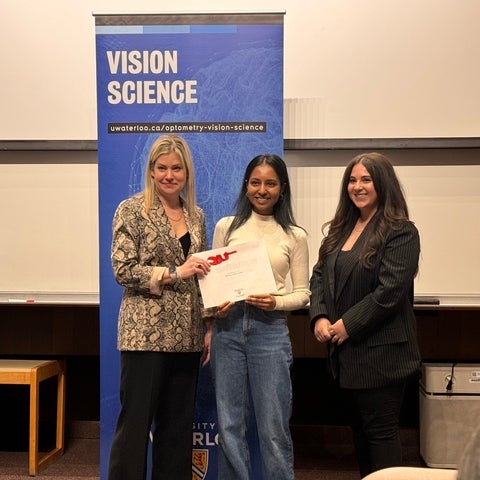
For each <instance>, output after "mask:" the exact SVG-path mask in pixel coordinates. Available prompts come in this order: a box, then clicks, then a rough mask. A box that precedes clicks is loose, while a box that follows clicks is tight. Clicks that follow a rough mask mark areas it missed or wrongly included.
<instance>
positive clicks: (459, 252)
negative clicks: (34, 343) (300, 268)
mask: <svg viewBox="0 0 480 480" xmlns="http://www.w3.org/2000/svg"><path fill="white" fill-rule="evenodd" d="M6 155H10V156H11V155H12V154H11V153H10V154H5V153H3V154H0V160H1V159H3V158H4V157H5V156H6ZM15 155H16V157H15V158H16V163H1V162H0V205H1V207H0V211H1V219H2V235H0V262H1V265H2V275H0V292H5V291H6V292H12V291H21V292H44V293H45V292H47V293H55V292H57V293H61V292H67V293H69V292H70V293H79V294H90V293H98V288H99V282H98V262H99V255H98V205H97V203H98V195H97V185H98V181H97V165H96V152H93V151H92V152H33V153H29V152H17V153H16V154H15ZM32 155H34V158H35V159H36V162H33V161H32ZM401 155H403V157H404V159H405V158H407V159H413V160H414V159H415V157H416V155H417V156H420V157H426V158H427V159H431V158H440V157H441V155H440V153H437V152H430V154H429V155H428V154H427V153H426V152H419V151H417V152H416V153H410V152H408V151H404V152H402V153H401ZM401 155H400V153H399V154H398V155H397V154H394V155H393V156H392V158H397V157H400V156H401ZM451 155H452V158H453V159H457V160H458V159H459V158H461V157H462V156H461V155H460V154H458V153H457V154H455V153H453V154H451ZM352 156H353V155H352V153H351V152H340V151H333V152H328V151H326V152H315V151H304V152H302V151H286V152H285V159H286V162H287V165H288V170H289V175H290V181H291V187H292V196H293V206H294V211H295V216H296V220H297V223H298V224H299V225H302V226H303V227H304V228H306V229H307V231H308V242H309V249H310V268H312V267H313V265H314V263H315V262H316V256H317V252H318V247H319V245H320V242H321V239H322V235H321V230H320V229H321V225H322V223H324V222H325V221H327V220H329V219H330V218H331V217H332V215H333V213H334V210H335V207H336V205H337V201H338V194H339V188H340V179H341V176H342V174H343V170H344V165H345V164H346V162H347V161H348V159H350V158H351V157H352ZM444 156H448V155H446V154H444ZM464 156H465V154H464V155H463V157H464ZM469 156H470V157H472V158H476V157H477V156H478V151H475V150H474V151H472V153H470V154H469ZM325 157H326V158H327V159H328V161H324V159H325ZM463 157H462V158H463ZM40 160H41V161H40ZM403 163H405V162H403ZM407 163H408V160H407ZM410 163H411V161H410ZM417 163H418V162H417ZM395 168H396V171H397V173H398V175H399V178H400V180H401V182H402V184H403V186H404V189H405V194H406V197H407V201H408V205H409V208H410V213H411V218H412V219H413V221H414V222H415V224H416V225H417V227H418V230H419V231H420V236H421V248H422V253H421V261H420V271H419V275H418V277H417V279H416V285H415V293H416V294H418V295H422V294H423V295H433V296H438V295H441V296H452V295H453V296H467V297H476V298H479V297H480V275H479V273H478V272H480V249H479V248H478V239H479V238H480V215H479V212H480V190H479V189H478V183H479V181H480V165H474V164H473V165H469V164H465V165H451V164H448V165H431V164H430V165H428V164H426V165H423V164H417V165H411V164H403V165H399V166H396V167H395Z"/></svg>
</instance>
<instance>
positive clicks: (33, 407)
mask: <svg viewBox="0 0 480 480" xmlns="http://www.w3.org/2000/svg"><path fill="white" fill-rule="evenodd" d="M54 376H56V377H57V419H56V442H55V447H54V448H53V449H52V450H50V451H49V452H46V453H44V454H42V455H41V456H40V454H39V452H38V426H39V403H40V402H39V393H40V382H41V381H42V380H46V379H47V378H51V377H54ZM0 384H8V385H30V421H29V425H30V426H29V432H30V433H29V444H28V474H29V475H36V474H37V473H38V471H39V469H40V468H43V467H45V466H46V465H47V463H49V462H50V461H51V460H53V459H54V458H56V457H58V456H60V455H62V454H63V449H64V427H65V365H64V362H63V361H61V360H3V359H0Z"/></svg>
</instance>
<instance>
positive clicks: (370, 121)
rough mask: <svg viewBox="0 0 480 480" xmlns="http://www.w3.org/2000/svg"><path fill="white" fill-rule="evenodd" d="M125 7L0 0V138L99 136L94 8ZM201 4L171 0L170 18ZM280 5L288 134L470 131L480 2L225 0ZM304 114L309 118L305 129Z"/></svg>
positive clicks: (106, 0) (107, 0)
mask: <svg viewBox="0 0 480 480" xmlns="http://www.w3.org/2000/svg"><path fill="white" fill-rule="evenodd" d="M132 5H133V4H132V2H130V1H126V0H115V1H114V0H82V1H65V0H44V1H41V2H37V1H34V0H27V1H26V2H19V1H18V0H2V1H1V2H0V27H1V28H0V36H1V41H0V56H1V58H2V62H3V66H4V67H3V68H2V73H1V83H2V88H1V89H0V105H2V115H1V116H0V132H2V133H1V136H2V139H3V140H35V139H44V140H79V139H84V140H94V139H96V138H97V127H96V92H95V88H96V87H95V81H96V79H95V21H94V17H93V15H92V12H129V11H131V9H132ZM198 5H199V3H198V1H197V0H177V1H176V2H175V11H177V12H182V11H190V12H195V11H198ZM226 5H227V4H226V3H225V1H224V0H205V1H204V2H202V4H201V8H202V12H205V11H207V12H208V11H210V12H214V11H221V12H225V9H226ZM27 6H28V7H27ZM166 7H167V9H170V11H171V7H170V4H168V5H166ZM134 8H135V11H138V12H159V8H163V5H162V4H161V2H160V3H159V2H158V1H154V0H137V1H136V2H135V3H134ZM279 9H282V10H285V12H286V14H285V39H284V45H285V54H284V78H285V81H284V85H285V89H284V97H285V100H286V102H290V103H288V105H291V102H296V105H297V107H299V108H297V109H289V112H290V113H289V114H288V115H289V116H292V118H287V119H286V129H287V130H288V132H287V135H286V137H287V138H307V137H312V138H412V137H477V136H478V134H479V131H480V115H478V112H479V111H480V95H478V84H479V82H480V62H478V58H480V29H479V28H478V19H479V18H480V2H478V1H475V0H455V1H452V0H422V1H417V0H389V1H385V0H365V1H358V0H323V1H321V2H319V1H317V0H302V1H298V0H283V1H282V2H280V3H279V2H278V0H241V1H240V0H231V1H230V2H228V10H229V11H235V10H237V11H242V12H245V11H253V12H256V11H259V10H262V11H279ZM312 108H313V109H314V112H313V119H314V121H313V122H304V121H303V120H302V119H304V118H305V117H307V118H309V115H310V114H311V113H312V112H311V111H310V110H311V109H312ZM297 117H298V118H297ZM289 122H293V123H294V124H295V125H296V126H297V128H294V129H293V130H292V129H291V128H289V125H290V123H289ZM299 126H300V128H298V127H299Z"/></svg>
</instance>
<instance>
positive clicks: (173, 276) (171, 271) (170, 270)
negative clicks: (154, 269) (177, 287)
mask: <svg viewBox="0 0 480 480" xmlns="http://www.w3.org/2000/svg"><path fill="white" fill-rule="evenodd" d="M168 273H169V275H170V279H171V280H172V283H173V282H176V281H177V280H178V272H177V267H176V265H170V266H169V267H168Z"/></svg>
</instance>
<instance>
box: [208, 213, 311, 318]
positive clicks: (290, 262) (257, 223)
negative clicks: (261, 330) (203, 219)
mask: <svg viewBox="0 0 480 480" xmlns="http://www.w3.org/2000/svg"><path fill="white" fill-rule="evenodd" d="M232 221H233V217H224V218H222V219H220V220H219V221H218V223H217V225H216V226H215V232H214V234H213V248H214V249H215V248H221V247H226V246H228V245H238V244H239V243H244V242H248V241H251V240H259V239H263V240H264V242H265V246H266V248H267V252H268V257H269V260H270V264H271V266H272V271H273V276H274V278H275V282H276V284H277V289H278V291H277V292H265V293H272V294H273V295H274V296H275V300H276V307H275V310H285V311H291V310H297V309H299V308H302V307H305V306H306V305H307V304H308V301H309V298H310V290H309V289H308V282H309V271H308V269H309V267H308V244H307V234H306V233H305V231H304V230H302V229H301V228H298V227H292V228H291V231H290V233H289V234H287V233H286V232H285V231H284V230H283V228H282V227H281V226H280V225H279V224H278V223H277V222H276V220H275V219H274V217H273V216H272V215H259V214H257V213H255V212H252V215H251V216H250V218H249V219H248V220H247V221H246V222H245V223H244V224H243V225H242V226H241V227H240V228H237V230H235V231H234V232H233V233H232V234H231V235H230V238H229V241H228V243H226V242H225V235H226V233H227V230H228V227H229V226H230V224H231V223H232ZM288 272H290V278H291V283H292V290H291V291H287V288H286V284H285V279H286V277H287V274H288Z"/></svg>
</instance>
